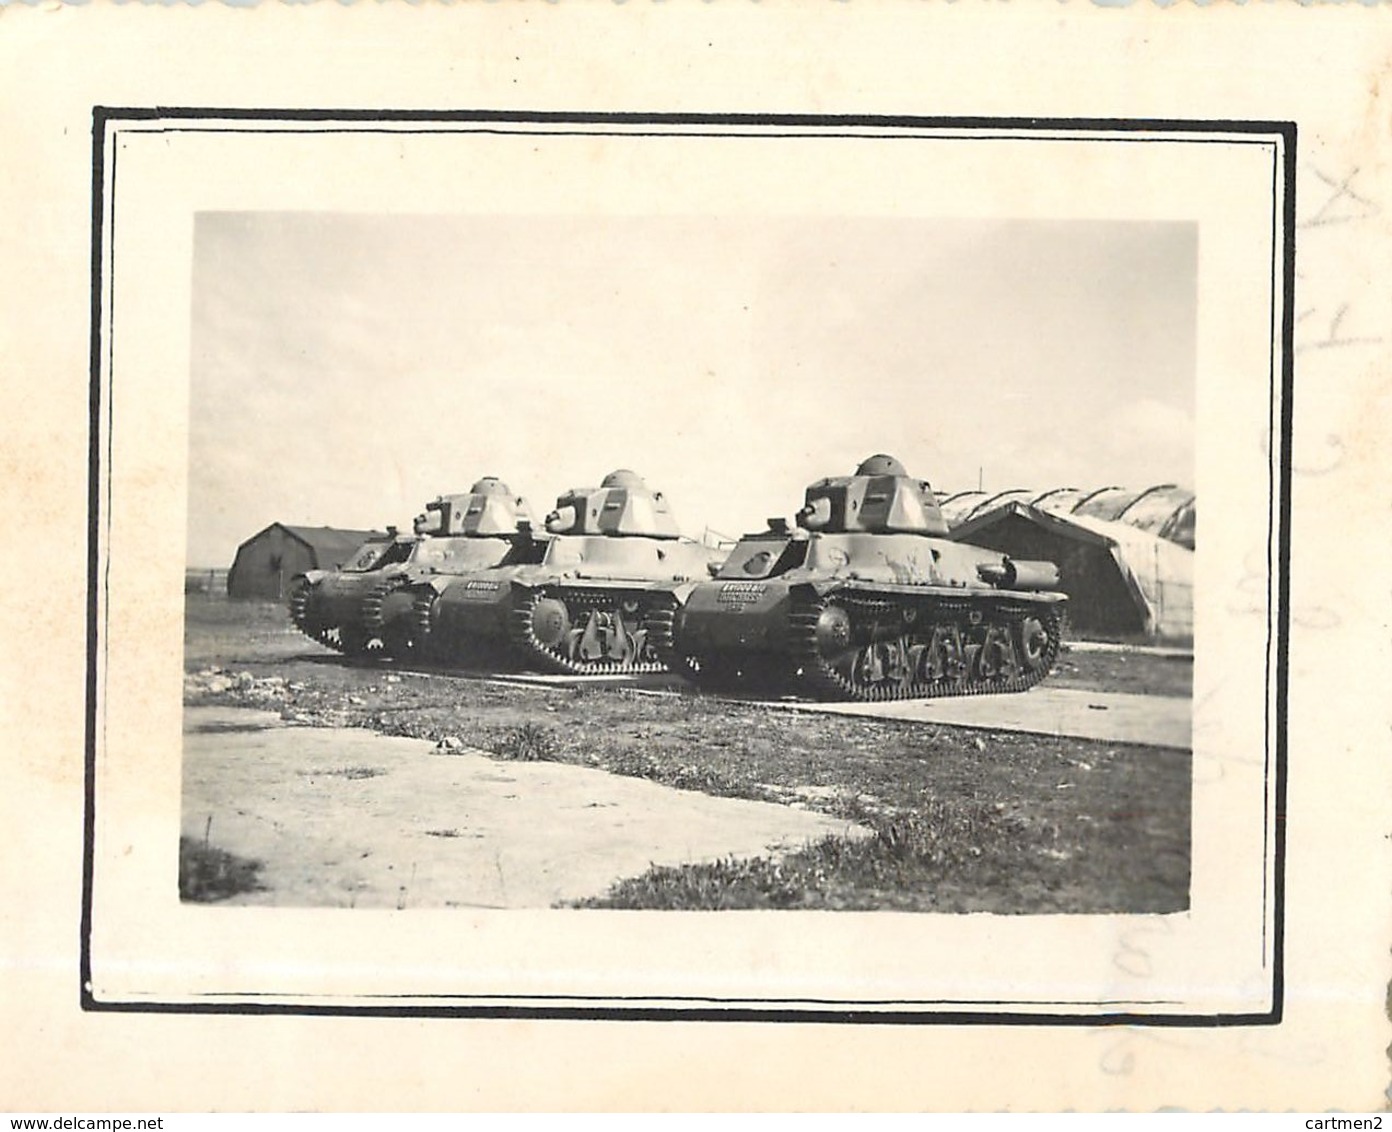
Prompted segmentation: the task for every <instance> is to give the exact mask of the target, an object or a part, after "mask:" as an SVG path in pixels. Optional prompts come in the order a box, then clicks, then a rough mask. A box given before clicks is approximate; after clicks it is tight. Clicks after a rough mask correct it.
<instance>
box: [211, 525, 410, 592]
mask: <svg viewBox="0 0 1392 1132" xmlns="http://www.w3.org/2000/svg"><path fill="white" fill-rule="evenodd" d="M385 537H386V536H385V535H384V534H383V532H381V531H357V530H345V529H343V528H341V527H294V526H290V525H288V524H286V523H272V524H271V525H270V526H269V527H266V528H265V529H264V530H260V531H258V532H257V533H256V534H254V535H252V536H251V538H249V539H247V540H246V541H245V542H244V543H242V544H241V546H239V547H238V548H237V557H236V558H235V559H233V562H232V567H231V569H230V570H228V572H227V596H228V597H234V598H253V599H255V598H260V599H265V600H268V601H283V600H285V598H286V596H287V595H288V594H289V593H290V580H291V579H292V578H294V577H295V575H296V574H303V573H305V572H306V571H309V570H336V569H338V568H339V567H340V566H342V565H343V564H344V563H345V562H347V561H348V560H349V559H350V558H351V557H352V555H353V552H354V551H355V550H357V549H358V547H360V546H362V544H363V543H365V542H366V541H367V540H368V539H371V538H385Z"/></svg>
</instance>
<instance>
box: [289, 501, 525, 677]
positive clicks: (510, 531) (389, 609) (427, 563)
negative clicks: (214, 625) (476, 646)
mask: <svg viewBox="0 0 1392 1132" xmlns="http://www.w3.org/2000/svg"><path fill="white" fill-rule="evenodd" d="M531 528H532V516H531V512H530V510H529V509H528V507H527V502H526V500H524V499H523V498H522V497H521V496H515V495H513V494H512V492H511V490H510V489H509V488H508V486H507V484H505V483H503V482H502V481H501V480H499V479H497V478H496V477H494V476H485V477H484V478H483V479H481V480H479V481H478V482H477V483H475V484H474V485H473V487H471V488H470V489H469V491H468V492H467V493H464V494H459V495H442V496H440V497H439V498H437V499H435V500H434V501H433V502H430V503H427V504H426V505H425V513H424V514H422V515H419V516H417V518H416V520H415V524H414V531H413V533H412V534H410V535H399V534H395V533H392V534H390V535H389V536H388V537H387V538H386V539H382V540H372V541H369V542H368V543H366V544H364V546H363V547H362V548H361V549H360V550H359V551H358V552H357V554H355V555H354V556H353V558H352V559H351V560H350V561H349V562H348V563H347V564H346V565H344V566H343V567H342V568H341V569H339V570H333V571H323V570H312V571H310V572H309V573H307V574H301V575H299V576H297V577H296V578H295V579H294V581H293V582H292V583H291V590H290V616H291V618H292V620H293V621H294V622H295V625H296V626H297V627H298V628H299V629H300V631H301V632H303V633H304V634H305V635H306V636H308V637H311V638H313V639H314V640H316V641H319V642H320V643H321V644H325V645H328V646H329V647H330V648H334V649H337V650H338V651H340V652H343V653H347V654H349V655H361V654H364V653H368V652H372V651H380V652H381V653H383V654H385V655H388V656H403V655H407V654H409V653H411V652H412V651H413V650H414V648H415V645H416V636H415V618H414V606H413V602H414V596H413V595H412V594H411V592H410V586H411V585H412V584H413V583H416V582H420V581H423V580H425V579H427V578H432V577H436V576H440V575H454V574H464V573H470V572H473V571H477V570H482V569H484V568H486V567H489V566H495V565H498V564H500V563H503V562H535V561H537V560H538V559H539V558H540V556H541V546H540V545H539V544H538V542H537V540H536V539H535V538H534V537H533V535H532V529H531Z"/></svg>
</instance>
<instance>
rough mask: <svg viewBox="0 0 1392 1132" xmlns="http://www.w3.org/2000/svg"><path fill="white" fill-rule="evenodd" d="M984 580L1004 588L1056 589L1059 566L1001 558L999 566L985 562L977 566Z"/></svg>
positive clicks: (977, 571)
mask: <svg viewBox="0 0 1392 1132" xmlns="http://www.w3.org/2000/svg"><path fill="white" fill-rule="evenodd" d="M976 573H977V575H978V577H980V578H981V580H982V581H983V582H987V583H989V584H990V585H993V586H998V587H999V588H1000V589H1003V590H1056V589H1058V585H1059V571H1058V567H1057V566H1055V565H1054V564H1053V563H1052V562H1016V561H1015V560H1014V559H1011V558H1003V559H1001V563H1000V565H999V566H996V565H993V564H991V563H983V564H982V565H980V566H978V567H977V568H976Z"/></svg>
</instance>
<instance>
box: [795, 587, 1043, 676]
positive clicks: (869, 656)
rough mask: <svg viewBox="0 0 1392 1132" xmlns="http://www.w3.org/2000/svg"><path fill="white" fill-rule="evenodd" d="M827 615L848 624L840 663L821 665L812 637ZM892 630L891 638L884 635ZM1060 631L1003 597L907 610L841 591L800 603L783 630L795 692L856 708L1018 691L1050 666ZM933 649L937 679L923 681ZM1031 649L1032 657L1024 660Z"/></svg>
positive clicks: (1034, 610) (1039, 612) (1036, 609)
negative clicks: (835, 612)
mask: <svg viewBox="0 0 1392 1132" xmlns="http://www.w3.org/2000/svg"><path fill="white" fill-rule="evenodd" d="M828 609H839V610H841V611H843V612H844V614H845V615H846V619H847V620H846V622H845V624H846V626H847V628H848V630H849V634H848V640H847V644H846V648H845V649H844V650H842V652H841V653H840V656H839V657H838V658H836V659H838V660H840V661H841V662H842V663H840V664H838V663H834V662H833V661H832V660H830V659H828V658H827V656H826V655H825V653H824V651H823V649H822V647H821V642H819V640H818V626H819V624H820V623H821V620H822V616H823V614H824V613H825V612H826V611H827V610H828ZM1031 622H1033V624H1031ZM890 624H893V625H895V627H896V628H897V629H898V632H897V633H896V632H895V631H894V629H890V630H889V631H888V632H886V626H887V625H890ZM1062 630H1063V618H1062V615H1061V613H1060V612H1059V611H1058V610H1057V609H1055V608H1053V607H1052V606H1048V605H1040V604H1035V603H1031V602H1022V601H1018V600H1014V601H1012V600H1010V599H1008V598H1003V599H1001V600H996V601H992V602H991V603H990V604H989V605H987V606H985V607H984V608H983V607H982V606H981V605H977V604H974V603H968V602H963V601H933V602H919V603H916V604H914V605H908V606H906V605H905V604H903V603H902V602H898V601H891V600H888V599H885V598H875V597H873V596H862V595H859V594H847V593H841V594H831V595H828V596H827V597H824V598H818V599H813V600H810V601H804V602H802V603H800V604H799V605H798V606H797V607H795V608H794V610H793V613H792V614H791V617H790V624H789V635H790V639H791V644H792V652H793V665H794V670H795V676H796V679H797V682H798V683H799V685H800V686H801V687H802V688H803V689H805V690H809V691H811V692H812V693H813V694H814V695H816V696H817V697H818V698H820V699H836V700H858V701H864V702H880V701H885V700H903V699H919V698H940V697H945V696H976V695H993V694H999V693H1010V692H1023V691H1025V690H1026V689H1028V688H1031V687H1033V686H1034V685H1035V684H1037V683H1039V681H1040V680H1042V679H1043V678H1044V677H1045V676H1047V675H1048V674H1049V671H1050V670H1051V669H1052V668H1053V666H1054V663H1055V661H1056V660H1057V658H1058V652H1059V646H1060V642H1061V637H1062ZM1040 634H1042V639H1041V638H1040ZM1027 635H1028V637H1027ZM934 645H940V646H943V647H942V648H941V650H940V653H939V658H940V661H941V665H942V668H943V674H941V675H938V676H932V677H930V676H928V675H926V674H925V673H924V667H925V657H926V656H927V655H928V653H929V651H930V650H931V648H932V647H933V646H934ZM1031 650H1037V651H1036V652H1035V655H1034V656H1033V657H1032V658H1031V657H1030V656H1029V653H1030V651H1031ZM1022 654H1023V656H1022ZM847 658H850V663H849V665H847V664H846V663H845V660H846V659H847ZM867 661H868V662H870V663H869V667H870V670H869V671H867V663H866V662H867ZM876 665H878V666H879V672H878V673H877V672H876V671H874V668H875V666H876Z"/></svg>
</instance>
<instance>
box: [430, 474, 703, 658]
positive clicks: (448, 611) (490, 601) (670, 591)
mask: <svg viewBox="0 0 1392 1132" xmlns="http://www.w3.org/2000/svg"><path fill="white" fill-rule="evenodd" d="M544 537H545V538H546V540H547V541H546V546H545V551H544V554H543V555H542V557H541V560H540V562H538V563H537V564H535V565H521V566H513V565H505V566H501V567H499V568H496V569H492V570H484V571H480V572H478V573H474V574H470V575H467V576H463V577H456V578H439V579H433V580H431V581H430V582H427V583H424V584H421V585H418V586H416V587H414V590H415V593H416V595H417V596H416V603H415V608H416V614H417V634H418V639H420V640H423V641H425V642H426V655H428V656H429V657H430V658H431V659H432V660H436V661H440V662H442V663H454V664H476V663H490V662H499V661H501V660H502V659H503V658H504V657H507V658H508V659H509V660H510V662H511V663H513V664H516V663H519V662H520V663H522V664H529V665H531V666H533V667H536V668H539V669H541V670H542V671H547V672H559V673H571V674H577V675H583V674H607V673H626V672H655V671H660V670H662V669H663V668H664V667H665V664H664V662H663V659H662V657H661V656H660V655H659V654H658V652H657V651H656V649H655V647H654V645H653V641H652V634H653V631H654V625H655V624H660V625H661V626H662V628H663V631H665V634H666V637H664V639H666V638H668V637H670V630H671V614H672V612H673V611H674V610H675V609H676V608H677V607H678V606H679V605H680V604H681V602H682V600H683V599H684V598H685V596H686V594H687V593H689V592H690V590H691V587H692V586H693V585H695V583H696V582H697V581H700V580H704V579H708V578H709V577H710V576H711V568H712V565H713V558H714V553H715V552H713V551H711V550H710V549H708V548H707V547H705V546H703V545H702V544H700V543H698V542H695V541H693V540H691V539H686V538H683V537H681V535H680V533H679V531H678V529H677V523H676V520H675V518H674V517H673V515H672V511H671V508H670V507H669V506H668V504H667V500H666V499H665V498H664V497H663V495H662V493H661V492H657V491H652V490H650V489H649V488H648V486H647V484H646V483H645V482H644V481H643V479H642V477H641V476H638V475H637V474H635V473H634V472H631V471H627V470H623V469H621V470H619V471H615V472H611V473H610V474H609V475H607V476H605V477H604V480H603V482H602V483H601V484H600V486H599V487H598V488H593V487H581V488H574V489H572V490H571V491H568V492H566V493H565V494H563V495H561V496H560V498H558V499H557V500H556V509H555V510H554V511H552V512H551V513H550V514H549V515H548V516H547V517H546V520H545V536H544Z"/></svg>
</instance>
